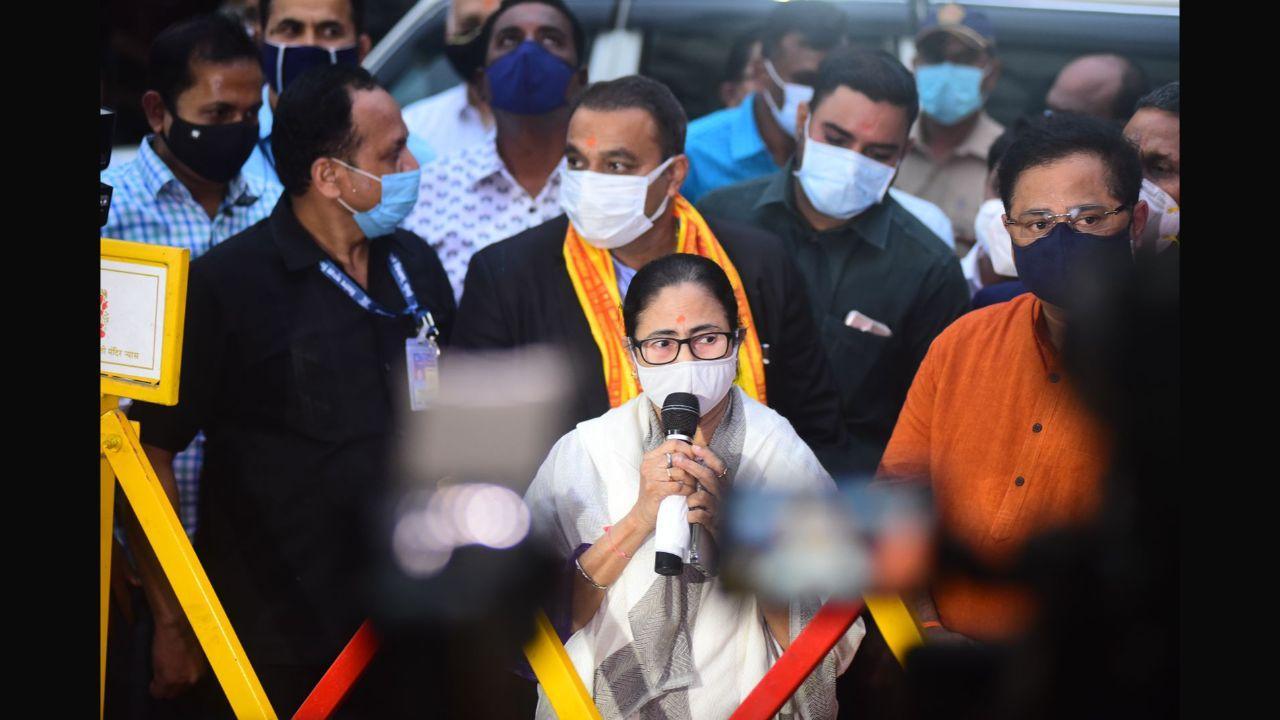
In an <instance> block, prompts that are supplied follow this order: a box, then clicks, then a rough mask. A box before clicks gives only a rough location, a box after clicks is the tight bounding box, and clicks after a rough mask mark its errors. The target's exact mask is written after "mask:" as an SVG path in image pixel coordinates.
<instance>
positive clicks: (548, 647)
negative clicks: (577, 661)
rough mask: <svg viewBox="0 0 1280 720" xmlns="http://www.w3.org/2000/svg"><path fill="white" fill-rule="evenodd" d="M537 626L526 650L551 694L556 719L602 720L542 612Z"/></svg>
mask: <svg viewBox="0 0 1280 720" xmlns="http://www.w3.org/2000/svg"><path fill="white" fill-rule="evenodd" d="M535 622H536V623H537V628H536V630H535V631H534V635H533V639H532V640H530V641H529V642H528V644H526V645H525V646H524V655H525V657H526V658H528V659H529V665H530V667H532V668H533V674H534V675H537V676H538V682H539V683H541V684H542V689H543V691H544V692H546V693H547V700H548V701H550V703H551V707H552V708H553V709H554V710H555V711H556V717H558V718H560V720H601V718H600V711H599V710H597V709H596V706H595V703H594V702H592V700H591V694H590V693H588V692H587V688H586V686H585V685H583V684H582V678H581V677H579V676H578V671H577V670H576V669H575V668H574V667H573V661H572V660H570V659H569V654H568V653H566V652H565V650H564V643H562V642H560V636H558V635H556V629H555V627H553V626H552V625H551V620H550V618H548V617H547V614H546V613H544V612H542V611H541V610H539V611H538V615H537V618H536V620H535Z"/></svg>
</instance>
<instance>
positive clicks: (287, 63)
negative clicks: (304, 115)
mask: <svg viewBox="0 0 1280 720" xmlns="http://www.w3.org/2000/svg"><path fill="white" fill-rule="evenodd" d="M261 60H262V74H263V75H265V76H266V78H267V82H268V83H270V84H271V89H272V90H275V91H276V94H277V95H278V94H280V93H282V92H284V89H285V88H287V87H289V84H290V83H292V82H293V81H294V80H297V79H298V76H299V75H301V74H302V73H304V72H306V71H308V70H310V69H311V68H313V67H315V66H317V65H352V66H355V65H359V64H360V51H359V49H358V48H357V47H356V46H355V45H352V46H351V47H345V48H326V47H320V46H318V45H276V44H274V43H270V42H267V41H265V40H264V41H263V42H262V58H261Z"/></svg>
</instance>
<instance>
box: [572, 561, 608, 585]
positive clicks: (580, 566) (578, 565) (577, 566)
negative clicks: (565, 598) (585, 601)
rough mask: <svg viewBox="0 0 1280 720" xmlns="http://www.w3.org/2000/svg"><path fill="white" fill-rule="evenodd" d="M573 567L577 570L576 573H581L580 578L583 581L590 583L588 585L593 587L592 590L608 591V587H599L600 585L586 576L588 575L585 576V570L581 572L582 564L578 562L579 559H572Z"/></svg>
mask: <svg viewBox="0 0 1280 720" xmlns="http://www.w3.org/2000/svg"><path fill="white" fill-rule="evenodd" d="M573 565H574V567H576V568H578V572H580V573H582V577H583V579H585V580H586V581H587V582H588V583H590V584H591V587H593V588H595V589H597V590H608V589H609V588H608V587H606V586H604V585H601V584H600V583H598V582H596V581H595V580H594V579H592V577H591V576H590V575H588V574H587V571H586V570H583V569H582V562H581V561H580V560H579V558H574V559H573Z"/></svg>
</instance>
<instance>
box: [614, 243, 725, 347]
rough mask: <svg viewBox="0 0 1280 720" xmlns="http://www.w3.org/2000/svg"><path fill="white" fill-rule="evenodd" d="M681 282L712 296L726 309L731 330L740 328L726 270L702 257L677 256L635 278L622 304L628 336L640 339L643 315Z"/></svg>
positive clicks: (656, 263)
mask: <svg viewBox="0 0 1280 720" xmlns="http://www.w3.org/2000/svg"><path fill="white" fill-rule="evenodd" d="M681 283H693V284H694V285H697V286H698V287H701V288H702V289H703V290H706V291H707V292H708V293H710V294H711V297H713V298H715V299H716V300H718V301H719V302H720V306H721V307H722V308H724V314H725V317H727V318H729V327H728V328H727V330H728V331H729V332H733V331H735V330H737V329H738V298H737V297H736V296H735V295H734V294H733V286H732V285H730V284H729V276H728V275H725V274H724V270H722V269H721V268H720V266H719V265H717V264H716V263H715V261H713V260H709V259H707V258H704V257H702V256H701V255H690V254H688V253H673V254H671V255H667V256H665V257H660V258H658V259H657V260H654V261H653V262H651V263H649V264H648V265H645V266H644V267H642V268H640V271H639V272H637V273H636V276H635V277H634V278H632V279H631V286H630V287H628V288H627V298H626V300H624V301H623V303H622V322H623V325H624V326H625V327H626V331H627V337H629V338H634V337H635V336H636V324H637V323H638V322H639V321H640V313H642V312H644V311H645V310H646V309H648V307H649V305H650V304H651V303H652V302H653V299H654V298H655V297H657V295H658V293H659V292H661V291H662V290H663V289H665V288H668V287H671V286H672V285H680V284H681Z"/></svg>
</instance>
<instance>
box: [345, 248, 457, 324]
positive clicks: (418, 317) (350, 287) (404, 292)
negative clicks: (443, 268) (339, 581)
mask: <svg viewBox="0 0 1280 720" xmlns="http://www.w3.org/2000/svg"><path fill="white" fill-rule="evenodd" d="M387 264H388V265H390V266H391V276H392V277H393V278H395V281H396V287H398V288H399V289H400V295H401V296H403V297H404V304H405V309H404V310H402V311H400V312H392V311H390V310H388V309H386V308H384V307H382V306H381V305H379V304H378V303H377V302H376V301H375V300H374V299H373V298H371V297H369V293H367V292H365V291H364V288H362V287H360V286H359V285H357V284H356V283H355V281H353V280H352V279H351V278H349V277H347V274H346V273H344V272H342V271H341V270H339V269H338V266H337V265H334V264H333V261H332V260H329V259H327V258H326V259H324V260H321V261H320V272H322V273H324V276H325V277H327V278H329V279H330V280H332V281H333V284H334V285H337V286H338V288H339V289H341V290H342V291H343V292H345V293H346V294H347V297H349V298H351V299H352V300H354V301H355V303H356V304H357V305H359V306H360V307H362V308H364V310H365V311H366V312H371V313H373V314H374V315H378V316H381V317H385V318H398V317H412V318H413V319H414V321H415V322H417V323H418V324H419V330H418V335H419V336H420V337H421V336H427V337H430V338H432V339H434V338H435V337H436V336H437V335H439V334H440V331H439V330H437V329H436V323H435V318H433V317H431V311H430V310H427V309H426V308H424V307H422V306H420V305H418V296H417V295H416V294H414V292H413V286H411V285H410V284H409V276H408V275H407V274H406V273H405V271H404V265H402V264H401V263H400V258H398V257H396V255H395V253H388V254H387Z"/></svg>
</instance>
